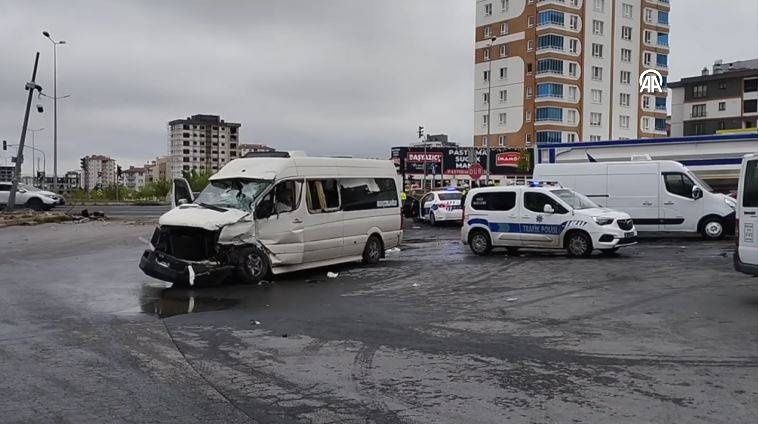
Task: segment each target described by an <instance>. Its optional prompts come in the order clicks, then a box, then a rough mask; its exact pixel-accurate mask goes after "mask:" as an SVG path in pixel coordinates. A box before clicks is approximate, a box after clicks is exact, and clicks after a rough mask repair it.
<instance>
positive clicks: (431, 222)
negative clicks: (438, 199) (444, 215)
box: [429, 211, 437, 227]
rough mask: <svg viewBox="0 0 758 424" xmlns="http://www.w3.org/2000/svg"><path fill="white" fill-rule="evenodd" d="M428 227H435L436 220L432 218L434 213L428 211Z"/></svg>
mask: <svg viewBox="0 0 758 424" xmlns="http://www.w3.org/2000/svg"><path fill="white" fill-rule="evenodd" d="M429 225H431V226H432V227H434V226H435V225H437V219H436V218H434V212H432V211H429Z"/></svg>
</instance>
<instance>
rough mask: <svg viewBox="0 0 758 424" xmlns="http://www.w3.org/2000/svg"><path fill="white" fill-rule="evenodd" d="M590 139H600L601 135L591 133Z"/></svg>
mask: <svg viewBox="0 0 758 424" xmlns="http://www.w3.org/2000/svg"><path fill="white" fill-rule="evenodd" d="M590 141H600V136H599V135H591V136H590Z"/></svg>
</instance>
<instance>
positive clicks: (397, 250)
mask: <svg viewBox="0 0 758 424" xmlns="http://www.w3.org/2000/svg"><path fill="white" fill-rule="evenodd" d="M399 251H400V248H399V247H393V248H392V249H387V250H386V253H397V252H399Z"/></svg>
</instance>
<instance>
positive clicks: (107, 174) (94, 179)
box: [81, 155, 116, 191]
mask: <svg viewBox="0 0 758 424" xmlns="http://www.w3.org/2000/svg"><path fill="white" fill-rule="evenodd" d="M81 164H82V180H81V181H82V185H83V187H84V189H85V190H87V191H89V190H94V189H98V188H105V187H108V186H110V185H114V184H116V161H115V160H114V159H111V158H109V157H108V156H103V155H90V156H85V157H83V158H82V159H81Z"/></svg>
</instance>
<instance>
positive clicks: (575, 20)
mask: <svg viewBox="0 0 758 424" xmlns="http://www.w3.org/2000/svg"><path fill="white" fill-rule="evenodd" d="M569 28H571V29H574V30H577V29H579V17H578V16H576V15H571V16H570V17H569Z"/></svg>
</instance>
